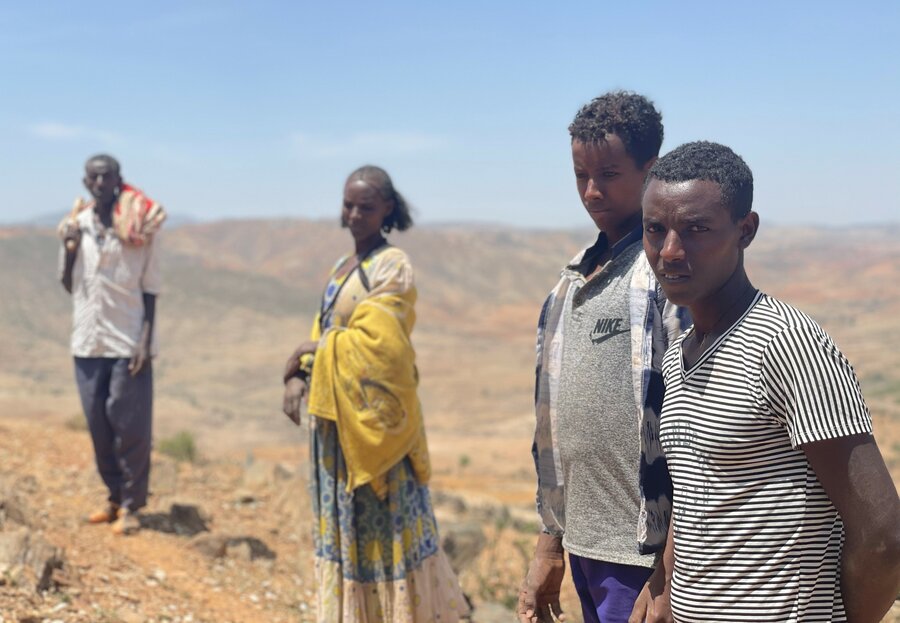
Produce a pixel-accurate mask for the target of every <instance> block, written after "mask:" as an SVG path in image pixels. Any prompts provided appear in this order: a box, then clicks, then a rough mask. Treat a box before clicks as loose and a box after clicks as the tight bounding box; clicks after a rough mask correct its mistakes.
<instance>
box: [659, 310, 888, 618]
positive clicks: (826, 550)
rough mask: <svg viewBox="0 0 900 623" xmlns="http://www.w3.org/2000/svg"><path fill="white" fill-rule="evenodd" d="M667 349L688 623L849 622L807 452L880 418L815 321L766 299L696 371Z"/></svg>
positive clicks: (678, 597)
mask: <svg viewBox="0 0 900 623" xmlns="http://www.w3.org/2000/svg"><path fill="white" fill-rule="evenodd" d="M692 333H693V331H692V330H691V331H688V332H687V333H685V334H684V335H682V336H681V338H680V339H679V340H678V341H677V342H675V344H674V345H673V346H672V348H670V349H669V350H668V351H667V352H666V356H665V360H664V363H663V375H664V377H665V384H666V397H665V401H664V404H663V410H662V420H661V424H660V437H661V441H662V445H663V449H664V450H665V453H666V458H667V460H668V463H669V471H670V472H671V475H672V482H673V484H674V487H675V498H674V514H675V573H674V577H673V580H672V610H673V613H674V615H675V619H676V620H677V621H680V622H684V621H753V622H760V621H777V622H779V623H784V622H786V621H803V622H804V623H805V622H807V621H844V620H846V616H845V614H844V607H843V601H842V599H841V590H840V578H839V576H840V554H841V544H842V542H843V525H842V524H841V520H840V518H839V517H838V514H837V512H836V511H835V509H834V506H832V504H831V501H830V500H829V499H828V496H827V495H826V493H825V490H824V489H823V488H822V485H821V484H820V483H819V481H818V479H817V478H816V475H815V473H814V472H813V470H812V468H811V467H810V465H809V462H808V461H807V460H806V456H805V455H804V453H803V451H802V450H801V449H800V447H799V446H801V445H803V444H807V443H813V442H816V441H822V440H825V439H832V438H837V437H842V436H848V435H854V434H858V433H871V431H872V423H871V419H870V417H869V413H868V409H867V408H866V405H865V402H864V401H863V398H862V395H861V393H860V389H859V383H858V381H857V379H856V376H855V374H854V372H853V369H852V367H851V366H850V364H849V363H848V361H847V360H846V359H845V358H844V356H843V355H842V354H841V352H840V351H839V350H838V349H837V347H836V346H835V345H834V343H833V342H832V341H831V338H829V337H828V335H827V334H826V333H825V332H824V331H823V330H822V328H821V327H819V325H818V324H816V323H815V321H813V320H812V319H811V318H809V317H808V316H806V315H805V314H803V313H802V312H800V311H798V310H796V309H794V308H793V307H791V306H790V305H787V304H785V303H782V302H781V301H778V300H776V299H774V298H771V297H769V296H766V295H764V294H757V296H756V299H755V300H754V302H753V304H752V305H751V306H750V308H749V309H748V310H747V312H745V313H744V315H743V317H741V318H740V319H739V320H738V321H737V322H736V323H735V324H734V325H733V326H732V327H731V328H730V329H729V330H728V331H727V332H726V333H725V334H724V335H722V336H721V337H720V338H719V339H718V340H716V342H715V343H714V344H713V345H712V346H711V347H710V348H709V350H707V351H706V352H705V353H704V354H703V355H702V356H701V358H700V359H699V360H698V361H697V363H696V364H695V365H694V366H693V367H691V368H690V369H689V370H686V369H685V368H684V363H683V362H684V359H683V357H682V352H681V344H682V342H683V341H684V339H685V338H689V336H690V335H692Z"/></svg>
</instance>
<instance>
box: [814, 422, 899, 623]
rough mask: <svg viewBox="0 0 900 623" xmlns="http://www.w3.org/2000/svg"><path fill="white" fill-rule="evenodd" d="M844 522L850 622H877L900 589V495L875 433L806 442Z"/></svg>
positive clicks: (843, 586) (844, 588) (844, 584)
mask: <svg viewBox="0 0 900 623" xmlns="http://www.w3.org/2000/svg"><path fill="white" fill-rule="evenodd" d="M803 451H804V452H805V453H806V458H807V459H808V460H809V463H810V465H811V466H812V468H813V471H815V473H816V476H817V477H818V478H819V482H821V483H822V486H823V487H824V488H825V492H826V493H827V494H828V497H829V498H831V503H832V504H834V507H835V508H836V509H837V512H838V514H840V516H841V520H842V521H843V522H844V533H845V541H844V547H843V555H842V558H841V592H842V594H843V598H844V609H845V610H846V612H847V620H848V621H850V623H870V622H871V623H878V621H881V617H883V616H884V614H885V613H886V612H887V611H888V610H889V609H890V607H891V605H892V604H893V602H894V599H895V598H896V597H897V593H898V591H900V498H898V497H897V490H896V488H895V487H894V483H893V481H892V480H891V475H890V473H888V470H887V467H886V466H885V464H884V459H883V458H882V456H881V452H879V450H878V446H877V444H876V443H875V439H874V438H873V437H872V436H871V435H853V436H850V437H841V438H838V439H829V440H826V441H820V442H816V443H810V444H807V445H804V446H803Z"/></svg>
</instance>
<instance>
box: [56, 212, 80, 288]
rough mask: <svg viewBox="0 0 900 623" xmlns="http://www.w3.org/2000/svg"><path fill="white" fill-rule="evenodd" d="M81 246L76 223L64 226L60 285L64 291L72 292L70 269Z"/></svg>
mask: <svg viewBox="0 0 900 623" xmlns="http://www.w3.org/2000/svg"><path fill="white" fill-rule="evenodd" d="M80 246H81V230H80V229H78V226H77V225H72V224H69V225H67V226H66V233H65V235H64V237H63V252H64V253H65V256H64V257H63V272H62V278H61V279H60V281H61V282H62V286H63V287H64V288H65V289H66V292H68V293H69V294H72V271H73V270H74V268H75V260H76V259H77V258H78V248H79V247H80Z"/></svg>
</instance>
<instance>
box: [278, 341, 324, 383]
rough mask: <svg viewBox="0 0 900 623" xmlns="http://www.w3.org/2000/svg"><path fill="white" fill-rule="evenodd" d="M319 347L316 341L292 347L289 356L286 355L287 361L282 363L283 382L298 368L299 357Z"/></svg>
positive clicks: (313, 351)
mask: <svg viewBox="0 0 900 623" xmlns="http://www.w3.org/2000/svg"><path fill="white" fill-rule="evenodd" d="M318 348H319V344H318V343H317V342H309V341H307V342H303V343H302V344H300V346H298V347H297V348H295V349H294V352H293V353H291V356H290V357H288V360H287V362H286V363H285V364H284V382H285V383H287V380H288V379H289V378H291V377H292V376H294V375H295V374H297V372H298V371H299V370H300V357H302V356H303V355H306V354H309V353H315V352H316V349H318Z"/></svg>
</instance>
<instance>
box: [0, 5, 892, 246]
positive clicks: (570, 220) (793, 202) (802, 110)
mask: <svg viewBox="0 0 900 623" xmlns="http://www.w3.org/2000/svg"><path fill="white" fill-rule="evenodd" d="M898 42H900V3H898V2H896V1H895V0H884V1H873V2H860V3H847V2H840V3H839V2H831V1H830V0H817V1H805V0H797V1H791V2H783V1H775V2H769V1H759V2H752V3H749V2H723V1H722V0H716V1H712V2H693V1H690V0H685V1H680V2H675V1H670V2H652V1H646V2H643V1H642V2H621V1H620V2H615V3H611V2H606V1H604V0H593V1H591V2H562V1H561V2H557V3H548V2H529V1H527V0H518V1H516V2H512V1H506V0H503V1H496V2H491V1H489V0H482V1H480V2H470V1H468V0H458V1H456V2H440V3H430V2H422V1H421V0H418V1H410V2H391V1H389V0H385V1H384V2H380V3H374V2H355V1H353V0H346V1H344V2H331V3H329V2H307V1H297V2H274V1H272V2H266V1H264V0H262V1H255V2H252V3H251V2H230V1H227V0H220V1H214V2H199V1H198V2H187V1H179V2H169V1H165V0H162V1H157V2H153V3H138V2H106V1H103V0H98V1H95V2H91V3H75V2H68V1H63V0H46V1H42V2H21V3H13V2H4V3H2V4H0V85H2V86H0V91H2V95H0V145H2V148H0V185H2V189H3V193H4V195H5V197H4V199H5V200H4V201H3V202H2V204H0V222H16V221H27V220H30V219H34V218H38V217H46V216H47V215H50V214H59V215H60V216H62V215H63V214H64V213H65V212H67V211H68V209H69V207H70V206H71V204H72V200H73V199H74V198H75V197H76V196H78V195H79V194H83V195H85V196H86V192H85V191H84V189H83V188H82V186H81V177H82V174H83V163H84V160H85V159H86V158H87V157H88V156H90V155H92V154H94V153H98V152H107V153H110V154H112V155H114V156H115V157H117V158H118V159H119V160H120V162H121V163H122V172H123V176H124V178H125V179H126V181H128V182H130V183H132V184H134V185H136V186H138V187H140V188H143V189H144V190H145V191H146V192H147V193H148V194H149V195H150V196H152V197H153V198H155V199H157V200H158V201H160V202H161V203H163V204H164V205H165V206H166V207H167V209H168V210H169V212H170V214H172V215H173V216H178V217H181V218H195V219H203V220H211V219H220V218H247V217H252V218H257V217H274V216H278V217H283V216H287V217H297V218H315V219H321V218H334V219H337V217H338V212H339V208H340V202H341V198H342V188H343V182H344V180H345V178H346V176H347V174H348V173H350V171H352V170H353V169H354V168H356V167H357V166H359V165H362V164H367V163H371V164H377V165H380V166H382V167H384V168H385V169H387V170H388V172H389V173H390V174H391V176H392V178H393V180H394V183H395V186H396V188H397V189H398V190H399V191H400V192H401V193H403V194H404V196H405V197H406V198H407V199H408V201H409V202H410V203H411V204H412V205H413V206H414V209H415V213H414V214H415V217H416V219H417V221H419V222H421V223H431V224H439V223H447V222H453V223H456V222H473V221H482V222H490V223H496V224H504V225H511V226H518V227H528V228H547V227H578V226H584V225H588V224H589V221H588V217H587V216H586V215H585V214H584V212H583V209H582V207H581V204H580V201H579V199H578V195H577V192H576V189H575V180H574V175H573V173H572V164H571V152H570V143H569V136H568V131H567V127H568V124H569V123H570V122H571V120H572V117H573V116H574V114H575V112H576V111H577V110H578V109H579V108H580V106H581V105H583V104H584V103H586V102H587V101H589V100H590V99H591V98H593V97H595V96H597V95H600V94H602V93H603V92H605V91H608V90H611V89H628V90H634V91H637V92H639V93H642V94H645V95H647V96H648V97H650V98H651V99H652V100H653V101H654V102H655V104H656V105H657V107H658V108H659V109H660V110H661V112H662V114H663V121H664V124H665V134H666V138H665V142H664V143H663V151H664V152H665V151H668V150H670V149H672V148H674V147H676V146H677V145H679V144H681V143H683V142H686V141H690V140H697V139H706V140H715V141H717V142H721V143H724V144H726V145H729V146H730V147H732V148H733V149H734V150H735V151H736V152H737V153H739V154H740V155H741V156H743V157H744V159H745V160H746V161H747V163H748V164H749V165H750V167H751V168H752V170H753V173H754V179H755V209H756V210H757V211H758V212H759V213H760V215H761V219H762V220H763V221H764V222H765V221H766V220H769V221H770V222H777V223H780V224H801V223H802V224H811V225H829V226H840V225H843V224H864V223H872V224H874V223H885V222H898V221H900V210H898V205H900V174H898V171H900V150H898V148H897V147H898V144H900V114H898V113H900V106H898V101H900V54H898V53H900V43H898Z"/></svg>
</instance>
